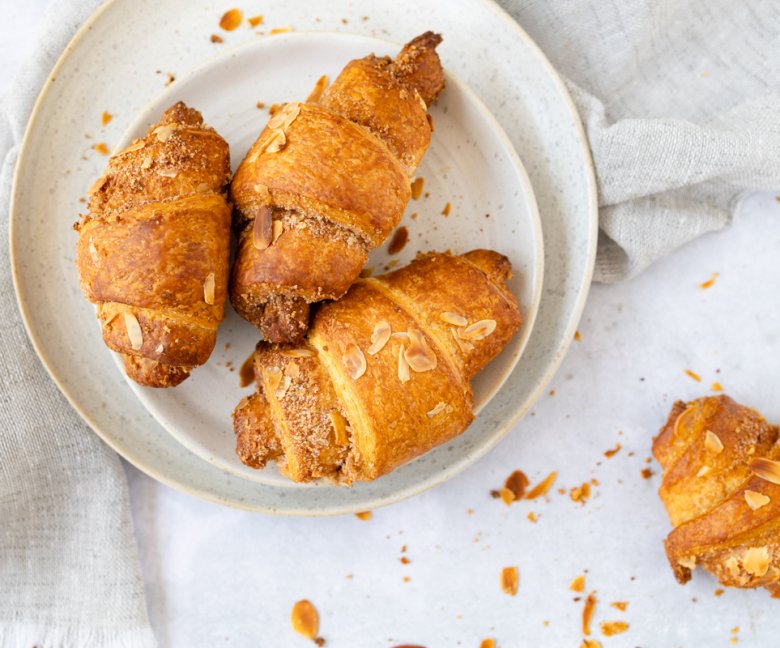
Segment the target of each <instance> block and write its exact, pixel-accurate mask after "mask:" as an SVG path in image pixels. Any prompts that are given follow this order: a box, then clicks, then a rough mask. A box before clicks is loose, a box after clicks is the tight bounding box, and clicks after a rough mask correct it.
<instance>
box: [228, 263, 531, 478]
mask: <svg viewBox="0 0 780 648" xmlns="http://www.w3.org/2000/svg"><path fill="white" fill-rule="evenodd" d="M510 276H511V266H510V264H509V261H508V260H507V259H506V257H504V256H502V255H500V254H498V253H497V252H492V251H489V250H474V251H472V252H469V253H467V254H464V255H462V256H451V255H449V254H438V253H430V254H425V255H421V256H418V258H417V259H416V260H415V261H413V262H412V263H411V264H410V265H408V266H406V267H405V268H401V269H400V270H397V271H395V272H391V273H389V274H386V275H383V276H380V277H376V278H370V279H361V280H359V281H358V282H357V283H356V284H355V285H353V286H352V288H350V290H349V292H348V293H347V294H346V295H345V296H344V297H343V298H342V299H341V300H339V301H336V302H330V303H328V304H325V305H323V306H321V307H320V308H319V310H318V311H317V313H316V314H315V316H314V319H313V323H312V327H311V329H310V330H309V332H308V334H307V336H306V340H305V342H304V343H303V344H302V345H299V346H293V345H276V344H269V343H266V342H261V343H260V344H258V346H257V351H256V352H255V357H254V368H255V377H256V379H257V391H256V393H254V394H252V396H250V397H249V398H245V399H243V400H242V402H241V403H239V405H238V407H237V408H236V410H235V412H234V414H233V421H234V429H235V432H236V435H237V452H238V454H239V456H240V458H241V460H242V461H243V462H244V463H245V464H247V465H249V466H252V467H255V468H260V467H262V466H264V465H265V464H266V462H267V461H268V460H271V459H275V460H276V462H277V466H278V467H279V468H280V470H282V472H284V473H285V474H286V475H287V476H288V477H290V478H291V479H293V480H295V481H311V480H313V479H317V478H320V477H331V478H335V479H337V480H340V481H341V482H343V483H346V484H350V483H352V482H354V481H368V480H372V479H376V478H377V477H379V476H380V475H383V474H385V473H387V472H389V471H391V470H393V469H394V468H396V467H398V466H399V465H401V464H403V463H405V462H407V461H409V460H411V459H413V458H414V457H417V456H419V455H421V454H423V453H424V452H427V451H428V450H430V449H431V448H433V447H435V446H437V445H439V444H441V443H444V442H446V441H448V440H450V439H452V438H453V437H455V436H457V435H458V434H460V433H461V432H463V431H464V430H465V429H466V428H467V427H468V425H469V424H470V423H471V421H472V419H473V418H474V417H473V414H472V405H473V393H472V388H471V384H470V382H469V381H470V379H471V378H472V377H473V376H474V375H475V374H476V373H478V372H479V371H480V370H481V369H482V368H483V367H484V366H485V365H486V364H487V363H488V362H490V361H491V360H492V359H493V358H494V357H495V356H496V355H498V354H499V353H500V351H501V349H503V348H504V346H505V345H506V344H507V342H508V341H509V340H510V339H511V337H512V336H513V335H514V333H515V331H516V330H517V328H518V327H519V325H520V313H519V311H518V307H517V302H516V301H515V298H514V296H513V295H512V293H511V292H509V290H508V288H507V286H506V281H507V279H509V277H510Z"/></svg>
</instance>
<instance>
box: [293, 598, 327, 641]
mask: <svg viewBox="0 0 780 648" xmlns="http://www.w3.org/2000/svg"><path fill="white" fill-rule="evenodd" d="M290 622H291V623H292V627H293V630H295V632H297V633H298V634H299V635H303V636H304V637H306V638H307V639H316V637H317V632H318V631H319V629H320V618H319V615H318V614H317V608H315V607H314V605H312V603H311V601H307V600H306V599H303V600H301V601H298V602H297V603H296V604H295V605H293V609H292V612H291V614H290Z"/></svg>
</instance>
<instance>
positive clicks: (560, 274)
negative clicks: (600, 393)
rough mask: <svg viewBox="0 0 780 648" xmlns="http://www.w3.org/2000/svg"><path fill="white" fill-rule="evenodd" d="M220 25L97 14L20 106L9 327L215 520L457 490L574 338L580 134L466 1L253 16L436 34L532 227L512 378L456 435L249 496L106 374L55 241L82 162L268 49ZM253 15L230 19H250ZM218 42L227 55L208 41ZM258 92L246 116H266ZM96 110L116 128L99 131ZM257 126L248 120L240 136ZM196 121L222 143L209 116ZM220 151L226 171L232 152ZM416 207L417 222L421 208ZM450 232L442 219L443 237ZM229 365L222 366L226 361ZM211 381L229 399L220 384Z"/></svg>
mask: <svg viewBox="0 0 780 648" xmlns="http://www.w3.org/2000/svg"><path fill="white" fill-rule="evenodd" d="M227 8H229V7H228V6H226V5H225V4H224V3H222V2H216V1H208V0H205V1H203V2H200V3H198V4H197V6H196V5H193V6H191V7H189V8H188V10H187V11H184V12H183V11H181V3H179V2H177V1H176V0H137V1H136V2H133V3H124V2H108V3H106V4H105V5H103V6H102V7H101V9H100V10H99V11H98V12H97V13H96V14H95V15H93V17H92V18H91V19H90V20H89V21H88V22H87V24H86V25H85V26H84V27H83V28H82V29H81V30H80V31H79V33H78V34H77V35H76V37H75V38H74V40H73V41H72V42H71V44H70V45H69V46H68V48H67V50H66V52H65V53H64V54H63V56H62V58H61V59H60V61H59V62H58V64H57V66H56V67H55V69H54V71H53V73H52V76H51V78H50V79H49V81H48V82H47V83H46V85H45V86H44V88H43V90H42V92H41V95H40V97H39V99H38V102H37V104H36V106H35V109H34V111H33V115H32V117H31V120H30V123H29V125H28V129H27V133H26V135H25V139H24V143H23V146H22V150H21V153H20V157H19V163H18V165H17V169H16V177H15V186H14V192H13V198H12V206H11V219H10V222H11V233H10V234H11V236H10V239H11V254H12V259H13V272H14V281H15V286H16V290H17V296H18V299H19V304H20V308H21V312H22V315H23V317H24V320H25V323H26V325H27V328H28V332H29V334H30V338H31V340H32V342H33V344H34V346H35V348H36V350H37V351H38V354H39V355H40V357H41V359H42V361H43V363H44V364H45V365H46V367H47V369H48V370H49V372H50V373H51V375H52V377H53V378H54V380H55V381H56V382H57V384H58V385H59V387H60V389H61V390H62V392H63V393H64V394H65V396H66V397H67V398H68V399H69V400H70V402H71V403H72V404H73V406H74V407H75V408H76V409H77V410H78V411H79V413H80V414H81V415H82V417H83V418H84V419H85V420H86V421H87V422H88V423H89V424H90V425H91V426H92V428H93V429H94V430H95V431H96V432H97V433H98V434H100V435H101V436H102V438H103V439H105V440H106V442H107V443H109V444H110V445H111V446H112V447H113V448H115V449H116V450H117V451H118V452H119V453H120V454H122V455H123V456H124V457H125V458H127V459H128V460H129V461H131V462H132V463H133V464H135V465H136V466H138V467H139V468H141V469H142V470H144V471H146V472H147V473H149V474H150V475H152V476H154V477H155V478H157V479H159V480H161V481H163V482H165V483H167V484H170V485H172V486H174V487H177V488H180V489H182V490H185V491H187V492H189V493H192V494H194V495H197V496H200V497H204V498H207V499H210V500H213V501H217V502H221V503H224V504H229V505H233V506H239V507H244V508H248V509H252V510H260V511H267V512H278V513H287V514H323V513H345V512H350V511H359V510H365V509H370V508H374V507H376V506H379V505H382V504H387V503H389V502H393V501H397V500H398V499H401V498H403V497H408V496H409V495H412V494H414V493H417V492H420V491H421V490H423V489H425V488H429V487H431V486H433V485H435V484H437V483H440V482H442V481H444V480H445V479H447V478H449V477H451V476H453V475H455V474H457V473H458V472H459V471H461V470H463V469H464V468H465V467H466V466H467V465H469V464H470V463H472V462H474V461H475V460H476V459H477V458H478V457H480V456H481V455H483V454H484V453H485V452H487V451H488V450H489V449H490V448H492V447H494V446H495V444H496V443H497V442H498V441H499V440H500V439H501V437H502V436H503V435H504V434H506V433H507V432H508V431H509V430H510V429H512V427H513V426H514V424H515V423H516V422H517V421H518V420H519V419H520V417H521V416H522V415H523V414H524V413H525V412H527V410H528V408H529V407H530V405H531V403H532V402H533V401H534V399H535V398H536V397H537V396H538V394H539V393H540V392H541V391H542V390H543V389H544V387H545V385H546V384H547V383H548V382H549V380H550V378H551V377H552V374H553V373H554V371H555V369H556V368H557V366H558V364H559V363H560V360H561V358H562V356H563V354H564V352H565V350H566V348H567V347H568V345H569V343H570V341H571V339H572V336H573V334H574V331H575V328H576V325H577V322H578V320H579V316H580V314H581V311H582V306H583V303H584V299H585V295H586V293H587V287H588V285H589V282H590V277H591V273H592V268H593V259H594V253H595V244H596V233H597V229H596V225H597V221H596V202H595V196H596V193H595V183H594V178H593V171H592V167H591V164H590V159H589V153H588V149H587V145H586V143H585V139H584V135H583V132H582V128H581V125H580V123H579V120H578V117H577V114H576V111H575V109H574V107H573V105H572V103H571V101H570V99H569V97H568V95H567V93H566V90H565V88H564V86H563V84H562V83H561V81H560V79H559V78H558V77H557V75H556V74H555V72H554V70H553V69H552V68H551V67H550V65H549V63H548V62H547V60H546V59H545V58H544V56H543V55H542V53H541V52H540V51H539V50H538V48H537V47H536V46H535V45H534V43H533V42H532V41H531V40H530V39H529V38H528V36H527V35H526V34H525V33H524V32H523V31H522V30H521V29H520V28H519V27H518V26H517V24H516V23H514V22H513V21H512V20H511V19H510V18H509V17H508V16H506V14H504V13H503V12H502V11H501V10H500V9H498V8H497V7H496V6H495V5H493V4H491V3H488V2H483V1H479V0H468V1H464V2H462V3H459V5H458V11H457V12H453V11H452V9H451V5H450V3H448V2H446V0H432V1H430V2H426V3H413V2H410V1H407V0H396V2H393V3H381V2H363V3H360V5H359V6H357V5H353V4H352V3H351V2H349V1H348V0H333V1H328V2H325V1H324V0H313V1H311V2H307V3H287V4H285V5H279V7H278V8H277V9H275V10H274V11H273V12H268V11H263V10H260V8H259V7H253V8H254V9H256V11H255V13H263V14H265V19H266V24H267V25H268V26H269V27H282V26H286V25H291V26H292V27H293V28H294V29H295V31H341V32H345V33H355V34H359V35H362V36H369V37H371V36H373V37H381V38H382V39H383V40H386V41H391V42H399V43H400V42H405V41H406V40H408V39H409V38H411V37H412V36H414V35H416V34H417V33H420V32H422V31H424V30H426V29H434V30H436V31H439V32H441V33H442V34H443V35H444V38H445V41H444V43H443V44H442V46H441V47H440V54H441V57H442V61H443V63H444V66H445V68H446V69H447V70H448V71H450V72H451V73H453V74H455V75H457V76H458V77H459V78H461V79H462V80H463V81H464V82H465V83H466V84H468V86H469V87H471V88H472V89H473V90H474V91H475V93H476V94H477V95H478V96H479V98H480V99H481V100H482V102H484V104H485V105H486V106H487V107H488V108H489V110H490V111H491V112H492V113H493V114H494V115H495V117H496V118H497V120H498V121H499V123H500V124H501V126H502V127H503V128H504V130H505V131H506V133H507V135H508V137H509V139H510V140H511V142H512V144H513V145H514V147H515V149H516V150H517V152H518V153H519V155H520V157H521V158H522V160H523V163H524V164H525V167H526V169H527V171H528V174H529V176H530V179H531V184H532V186H533V192H534V195H535V197H536V201H537V203H538V205H539V212H540V213H541V215H542V229H543V238H544V250H545V254H544V256H545V259H544V267H545V277H544V283H543V289H542V295H541V300H540V304H539V309H538V314H537V319H536V324H535V325H534V328H533V330H532V331H531V334H530V339H529V340H528V344H527V348H526V349H525V352H524V353H523V356H522V359H521V361H520V362H519V363H518V365H517V367H516V368H515V369H514V370H513V371H512V373H511V375H510V376H509V378H508V379H507V381H506V383H505V385H504V387H503V388H502V389H501V390H500V391H499V392H498V393H497V394H496V395H495V396H494V397H493V398H492V399H491V400H490V402H489V403H488V404H487V405H486V406H485V407H484V409H483V410H482V412H481V414H480V416H479V418H478V419H477V421H476V422H475V424H474V425H472V427H471V428H470V429H469V430H468V431H467V432H466V433H465V434H463V435H462V436H460V437H458V438H457V439H456V440H454V441H453V442H451V443H450V444H447V445H446V446H443V447H441V448H438V449H436V450H434V451H433V452H431V453H429V454H427V455H425V457H423V458H421V459H420V460H418V461H415V462H412V463H411V464H409V465H407V466H405V467H403V468H402V469H400V470H398V471H396V472H394V473H392V474H391V475H388V476H387V477H384V478H382V479H380V480H377V481H376V482H374V483H371V484H362V485H359V486H357V487H355V488H353V489H336V488H302V487H284V488H283V487H279V486H278V485H277V484H273V483H271V484H266V483H259V482H257V481H253V480H250V479H246V478H245V477H243V476H238V475H235V474H232V473H230V472H229V471H226V470H224V469H223V468H221V467H218V466H215V465H213V464H212V463H209V462H208V461H205V460H204V459H202V458H201V457H199V456H198V455H196V454H195V453H193V452H191V451H190V450H188V449H187V448H185V447H184V446H183V445H182V444H180V443H179V442H178V441H177V440H175V439H174V438H173V437H172V436H171V435H170V434H168V433H167V432H166V431H165V429H164V428H163V427H162V426H161V425H160V424H159V423H158V422H157V420H156V419H155V418H154V417H153V416H152V415H151V414H150V413H149V411H148V410H147V409H146V407H144V405H143V404H142V403H141V401H140V400H139V399H138V398H137V397H136V396H135V394H134V393H133V391H132V390H131V389H130V387H129V386H128V385H127V383H126V382H125V381H124V379H123V377H122V375H121V374H120V373H119V372H118V371H117V370H116V366H115V365H114V363H113V360H112V358H111V355H110V354H109V353H107V352H106V350H105V348H104V346H103V344H102V341H101V338H100V331H99V329H98V327H97V326H96V324H95V321H94V313H93V312H92V310H91V309H90V308H89V305H88V304H87V303H86V302H85V301H84V299H83V297H82V296H81V294H80V291H79V288H78V282H77V277H76V273H75V269H74V259H73V256H74V243H75V235H74V234H73V232H72V231H71V229H70V228H71V225H72V223H73V222H74V221H75V220H76V219H77V214H78V213H79V211H83V209H84V206H83V204H82V203H81V202H80V199H81V198H82V197H83V195H84V190H85V187H88V186H89V184H90V183H91V181H92V179H94V178H95V177H97V176H98V175H99V174H100V172H101V171H102V169H103V167H104V166H105V162H106V158H105V157H104V156H102V155H100V154H98V153H96V152H95V151H94V150H93V148H92V147H93V145H94V144H95V143H97V142H106V143H107V144H108V145H109V148H113V146H114V145H115V144H117V143H118V142H119V141H120V139H121V138H122V136H123V133H124V132H125V130H126V129H127V126H128V124H130V123H131V122H133V121H134V120H135V119H136V118H137V117H138V115H142V114H143V111H144V110H146V109H147V106H148V103H149V101H150V100H152V99H154V97H155V96H157V94H158V93H159V92H160V91H161V90H163V89H164V88H165V84H166V83H167V82H168V81H169V80H170V78H171V77H179V79H180V80H181V79H186V78H190V77H189V75H188V74H187V71H188V70H192V69H193V68H196V67H198V66H201V65H203V63H204V62H205V61H207V60H208V59H209V58H212V57H214V56H215V55H222V56H225V55H228V56H229V54H230V53H229V52H227V51H226V50H227V49H228V48H231V47H243V46H246V44H247V43H256V42H258V41H263V40H269V39H273V38H277V36H268V35H260V34H258V33H257V32H258V31H264V30H266V29H268V28H267V27H261V28H260V29H250V28H248V27H247V26H246V24H244V25H243V26H242V27H241V28H240V29H238V30H236V31H234V32H230V33H226V32H220V30H219V27H218V25H217V23H218V20H219V17H220V16H221V15H222V13H223V12H224V11H225V10H226V9H227ZM253 8H250V7H245V11H246V12H247V15H252V9H253ZM364 18H365V19H364ZM216 32H220V33H221V34H222V37H223V40H224V41H225V42H224V43H222V44H219V43H212V42H211V39H210V35H211V34H212V33H216ZM290 42H292V40H291V41H290ZM239 51H240V50H238V49H237V50H236V53H238V52H239ZM344 53H346V51H345V52H344ZM358 54H360V55H362V54H363V51H362V50H361V51H359V52H357V51H356V52H355V55H358ZM339 56H341V54H340V55H339ZM239 58H240V57H239ZM322 63H323V65H322V66H320V68H319V69H314V70H311V71H308V69H307V74H309V75H310V76H309V77H308V78H307V81H308V82H309V83H311V82H313V80H314V79H315V78H316V77H317V76H318V75H319V74H320V73H321V70H322V68H325V71H327V70H328V66H335V65H337V61H336V60H335V58H330V57H328V61H327V62H326V61H322ZM341 63H343V61H342V60H339V61H338V64H339V65H340V64H341ZM334 69H336V68H334ZM193 78H194V77H193ZM178 82H179V81H174V82H173V84H174V85H173V86H172V88H171V89H172V90H175V84H176V83H178ZM181 87H185V86H184V85H182V86H181ZM306 89H308V88H304V89H303V91H304V92H305V90H306ZM259 92H260V90H258V96H256V100H258V101H259V100H262V101H266V100H272V97H263V96H260V95H259ZM274 96H278V95H276V94H274ZM296 96H300V92H299V93H297V94H296ZM280 98H281V97H280ZM241 110H243V108H241ZM103 111H108V112H110V113H112V114H113V115H114V118H113V120H112V121H111V122H110V123H109V124H108V125H107V126H105V127H103V126H101V121H100V120H101V114H102V112H103ZM263 117H264V116H261V115H260V114H258V117H257V118H258V121H257V122H256V123H255V125H254V126H255V130H256V128H259V126H260V125H261V124H260V121H261V119H262V118H263ZM206 118H207V119H208V120H209V121H212V122H213V123H214V124H215V125H216V126H218V127H219V126H220V123H219V121H218V117H217V116H215V115H211V114H209V113H208V111H206ZM226 135H229V134H228V133H226ZM435 135H437V136H438V135H441V133H440V132H437V133H436V134H435ZM234 146H235V147H237V148H236V151H235V152H236V153H239V154H240V150H239V149H240V147H241V144H240V142H239V143H237V144H236V143H234ZM434 146H438V145H436V144H435V145H434ZM433 152H434V150H432V153H433ZM429 158H430V159H426V165H429V166H427V167H426V169H428V168H430V169H431V172H430V173H431V181H432V182H433V178H434V176H437V177H442V178H443V173H440V172H439V171H440V170H437V169H436V168H435V167H434V166H430V165H435V163H436V160H437V158H436V157H435V155H430V156H429ZM425 173H428V171H427V170H423V171H422V172H421V174H422V175H425ZM42 187H43V188H45V190H41V188H42ZM436 191H437V192H440V193H437V194H436V195H435V196H434V193H433V192H431V198H429V201H430V202H429V203H425V211H426V213H429V212H430V214H431V215H432V216H433V217H438V216H437V213H436V212H437V211H438V210H437V209H436V207H435V206H434V203H435V199H436V198H438V200H439V201H441V200H442V199H443V200H445V201H446V200H449V201H451V202H452V203H453V206H454V205H456V204H459V203H458V200H459V193H458V194H455V193H454V192H453V193H450V192H452V189H447V188H446V185H445V184H441V185H440V186H439V187H437V188H436ZM465 195H466V194H465V193H464V196H465ZM460 204H462V205H463V207H464V208H466V207H469V205H468V203H467V202H463V203H460ZM428 205H430V207H428ZM419 206H420V214H421V215H420V217H419V218H422V213H423V203H421V204H420V205H419ZM437 206H438V205H437ZM505 208H506V205H505ZM495 209H496V210H497V209H498V205H496V206H495ZM488 211H489V209H485V212H488ZM491 214H492V212H491ZM447 222H448V221H445V220H444V219H443V218H442V219H441V223H442V225H440V227H442V226H445V225H446V223H447ZM452 222H455V221H454V220H453V221H452ZM496 235H497V236H500V238H499V240H498V243H497V245H498V247H499V249H501V247H502V246H503V245H504V242H503V240H502V239H503V238H507V237H510V236H512V234H511V232H500V233H496ZM426 247H427V244H426ZM405 252H407V251H406V250H405ZM411 252H412V248H411V247H410V249H409V251H408V253H411ZM380 254H381V253H380ZM516 262H517V261H516ZM527 303H528V302H527ZM250 344H251V343H250ZM246 351H247V352H248V349H247V350H246ZM230 359H231V361H233V362H234V363H235V362H237V361H240V356H239V357H235V356H234V357H231V358H230ZM225 361H226V360H225V359H224V358H217V357H215V358H213V359H212V362H221V363H223V364H224V362H225ZM199 371H201V372H202V371H207V370H204V369H200V370H199ZM224 373H225V379H226V383H227V382H229V381H230V379H231V377H232V376H234V375H235V374H231V373H230V372H229V370H228V371H225V372H224ZM197 375H198V372H195V376H196V378H193V381H195V380H197Z"/></svg>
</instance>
